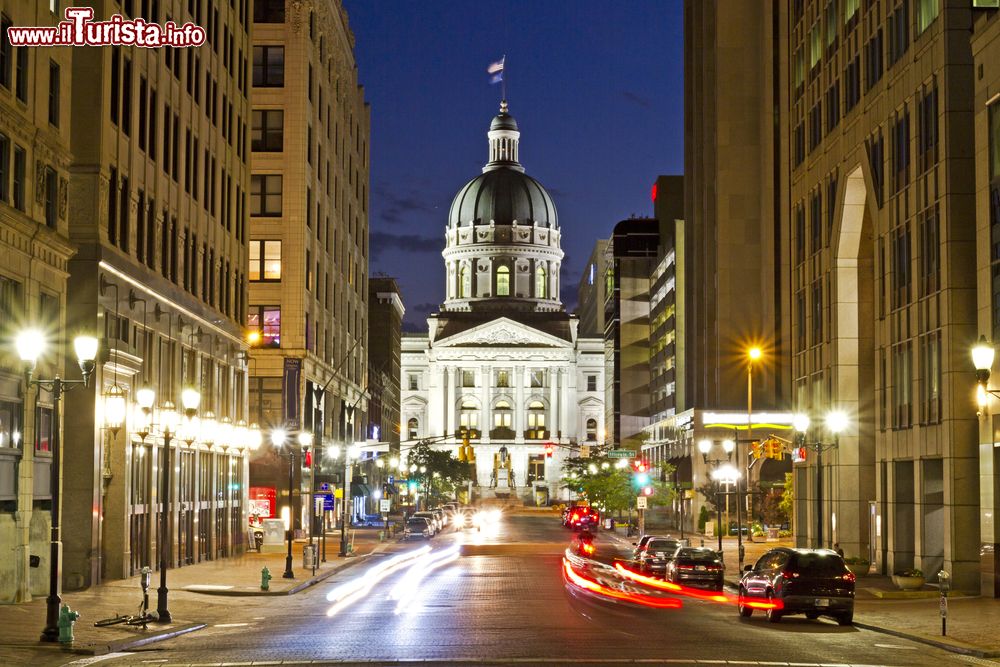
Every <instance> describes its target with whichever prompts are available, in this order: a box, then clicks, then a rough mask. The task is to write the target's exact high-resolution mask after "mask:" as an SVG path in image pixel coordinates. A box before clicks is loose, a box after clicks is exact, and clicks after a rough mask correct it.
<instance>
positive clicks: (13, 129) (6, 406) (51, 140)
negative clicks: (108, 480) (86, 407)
mask: <svg viewBox="0 0 1000 667" xmlns="http://www.w3.org/2000/svg"><path fill="white" fill-rule="evenodd" d="M57 20H58V19H57V17H55V16H54V15H52V14H51V13H50V12H49V10H48V7H47V6H46V5H45V3H26V2H16V1H8V2H2V3H0V110H2V113H0V343H2V344H0V350H3V352H2V356H0V544H4V545H6V546H7V547H8V551H7V557H6V558H3V559H2V560H0V603H6V602H23V601H27V600H30V599H31V598H32V596H44V595H45V594H47V593H48V571H49V569H48V564H49V563H48V554H49V548H48V541H49V527H50V525H51V520H50V517H51V514H50V511H51V502H52V495H51V480H52V471H51V465H52V451H51V446H50V442H51V438H52V408H51V406H52V403H51V400H50V398H49V397H48V396H47V395H43V396H37V397H36V392H35V391H33V390H32V391H29V392H28V393H27V394H25V391H24V387H23V375H22V368H21V364H20V361H19V360H18V358H17V355H16V354H15V353H14V346H13V345H12V342H13V340H14V339H15V337H16V336H17V334H18V332H19V331H21V330H24V329H27V328H35V329H38V330H40V331H42V332H43V333H44V335H45V337H46V339H47V341H48V349H47V350H46V351H45V352H44V354H43V356H42V357H41V359H40V361H39V364H38V369H37V373H39V374H40V375H43V376H44V377H51V376H52V375H54V374H55V373H58V372H61V369H62V357H63V349H62V342H63V341H62V338H61V336H62V332H63V331H64V330H65V305H66V278H67V276H68V274H69V260H70V258H71V257H72V256H73V254H74V252H75V250H74V248H73V246H72V245H71V244H70V242H69V225H70V217H69V211H68V210H67V205H66V202H67V199H66V198H67V189H68V187H69V168H70V112H69V107H70V105H69V96H70V78H69V75H70V72H71V70H72V58H73V54H74V52H73V51H72V50H71V49H31V48H25V47H22V48H14V47H12V46H11V44H10V42H9V41H8V39H7V28H8V27H10V26H22V25H25V26H35V25H54V24H55V22H56V21H57ZM71 356H72V355H71ZM68 377H78V376H77V375H75V374H71V375H69V376H68ZM36 398H37V403H36ZM36 405H37V407H35V409H33V410H32V409H29V410H27V412H25V407H26V406H27V407H29V408H31V407H32V406H36ZM32 555H41V563H40V566H39V567H30V557H31V556H32Z"/></svg>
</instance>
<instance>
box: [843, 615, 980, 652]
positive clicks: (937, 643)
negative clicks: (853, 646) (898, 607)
mask: <svg viewBox="0 0 1000 667" xmlns="http://www.w3.org/2000/svg"><path fill="white" fill-rule="evenodd" d="M854 627H856V628H862V629H864V630H871V631H872V632H880V633H882V634H884V635H891V636H893V637H899V638H900V639H909V640H910V641H914V642H918V643H920V644H927V645H928V646H934V647H936V648H940V649H943V650H945V651H950V652H951V653H960V654H962V655H971V656H973V657H976V658H997V657H1000V650H996V649H985V648H979V647H978V646H973V645H972V644H966V643H964V642H958V641H955V640H952V641H950V642H949V641H945V640H943V639H936V638H934V637H928V636H927V635H920V634H916V633H911V632H903V631H901V630H893V629H892V628H883V627H881V626H878V625H872V624H870V623H865V622H863V621H858V620H855V621H854Z"/></svg>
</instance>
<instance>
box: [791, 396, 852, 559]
mask: <svg viewBox="0 0 1000 667" xmlns="http://www.w3.org/2000/svg"><path fill="white" fill-rule="evenodd" d="M811 423H812V422H811V420H810V419H809V416H808V415H805V414H798V415H795V416H794V417H793V418H792V426H793V427H794V428H795V430H796V432H798V440H799V442H798V445H799V446H800V447H806V448H808V449H811V450H813V451H814V452H816V546H817V547H819V548H822V547H823V452H825V451H826V450H828V449H834V448H835V447H837V446H838V445H839V437H840V434H841V433H843V432H844V431H845V430H846V429H847V427H848V425H849V423H850V419H849V418H848V416H847V413H845V412H843V411H840V410H832V411H830V412H828V413H827V414H826V419H825V423H826V429H827V431H829V432H830V433H831V434H832V435H833V442H822V441H816V442H808V433H809V426H810V424H811Z"/></svg>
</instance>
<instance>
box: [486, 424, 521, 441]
mask: <svg viewBox="0 0 1000 667" xmlns="http://www.w3.org/2000/svg"><path fill="white" fill-rule="evenodd" d="M516 436H517V434H516V433H515V432H514V429H512V428H509V427H507V426H497V427H496V428H491V429H490V439H491V440H513V439H514V438H515V437H516Z"/></svg>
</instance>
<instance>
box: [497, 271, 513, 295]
mask: <svg viewBox="0 0 1000 667" xmlns="http://www.w3.org/2000/svg"><path fill="white" fill-rule="evenodd" d="M497 296H510V269H508V268H507V267H506V266H501V267H500V268H498V269H497Z"/></svg>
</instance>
